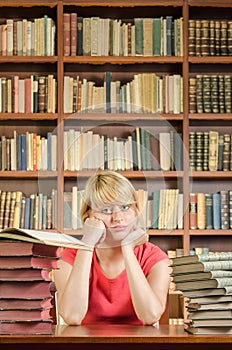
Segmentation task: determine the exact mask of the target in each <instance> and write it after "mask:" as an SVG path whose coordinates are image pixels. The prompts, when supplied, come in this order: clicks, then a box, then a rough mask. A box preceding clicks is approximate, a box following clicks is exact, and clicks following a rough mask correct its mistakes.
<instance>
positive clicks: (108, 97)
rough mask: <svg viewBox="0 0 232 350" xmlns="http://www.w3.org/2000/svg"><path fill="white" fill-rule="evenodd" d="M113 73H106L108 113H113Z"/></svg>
mask: <svg viewBox="0 0 232 350" xmlns="http://www.w3.org/2000/svg"><path fill="white" fill-rule="evenodd" d="M111 75H112V73H111V72H105V84H106V89H105V91H106V101H105V102H106V113H111Z"/></svg>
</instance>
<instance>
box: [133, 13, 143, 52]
mask: <svg viewBox="0 0 232 350" xmlns="http://www.w3.org/2000/svg"><path fill="white" fill-rule="evenodd" d="M134 24H135V55H136V56H142V55H143V19H142V18H135V19H134Z"/></svg>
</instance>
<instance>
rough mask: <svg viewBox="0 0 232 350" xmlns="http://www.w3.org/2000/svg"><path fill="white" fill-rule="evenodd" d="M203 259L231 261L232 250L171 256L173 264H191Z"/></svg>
mask: <svg viewBox="0 0 232 350" xmlns="http://www.w3.org/2000/svg"><path fill="white" fill-rule="evenodd" d="M204 261H210V262H213V261H232V252H217V253H204V254H196V255H183V256H178V257H175V258H172V262H173V265H181V264H193V263H196V262H204Z"/></svg>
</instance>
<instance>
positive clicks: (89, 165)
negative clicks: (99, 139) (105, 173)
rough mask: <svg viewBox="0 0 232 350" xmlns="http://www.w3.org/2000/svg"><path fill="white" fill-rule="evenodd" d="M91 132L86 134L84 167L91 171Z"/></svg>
mask: <svg viewBox="0 0 232 350" xmlns="http://www.w3.org/2000/svg"><path fill="white" fill-rule="evenodd" d="M92 155H93V131H92V130H89V131H88V132H87V154H86V157H87V159H86V161H87V163H86V166H87V169H89V170H91V169H93V157H92Z"/></svg>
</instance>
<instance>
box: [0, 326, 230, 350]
mask: <svg viewBox="0 0 232 350" xmlns="http://www.w3.org/2000/svg"><path fill="white" fill-rule="evenodd" d="M206 344H207V346H206ZM96 347H97V348H98V349H101V350H104V349H107V350H115V349H119V350H124V349H126V350H137V349H138V350H142V349H146V350H148V349H149V350H150V349H154V350H167V349H170V350H175V349H178V350H182V349H183V350H192V349H194V350H201V349H204V350H206V348H207V349H210V350H215V349H220V350H224V349H226V350H229V349H230V350H231V349H232V337H230V336H226V335H221V336H218V335H201V336H199V335H198V336H196V335H190V334H188V333H186V332H185V331H184V328H183V326H168V325H167V326H166V325H161V326H160V327H159V328H155V327H152V326H129V325H104V326H99V325H98V326H96V325H92V326H76V327H75V326H68V327H66V326H54V332H53V334H52V335H25V336H22V335H20V336H19V335H14V336H5V335H4V336H0V348H1V350H6V349H8V350H9V349H12V350H27V349H30V350H43V349H47V348H48V349H49V350H53V349H54V350H74V349H75V350H87V349H96Z"/></svg>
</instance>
